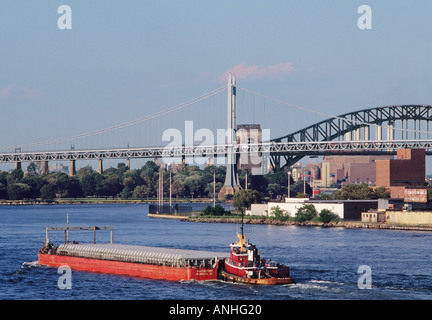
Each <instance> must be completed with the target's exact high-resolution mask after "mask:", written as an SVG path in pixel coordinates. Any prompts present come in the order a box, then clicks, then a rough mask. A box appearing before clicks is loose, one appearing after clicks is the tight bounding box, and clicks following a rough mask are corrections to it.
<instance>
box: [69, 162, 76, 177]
mask: <svg viewBox="0 0 432 320" xmlns="http://www.w3.org/2000/svg"><path fill="white" fill-rule="evenodd" d="M75 162H76V160H71V161H70V167H69V175H70V176H71V177H73V176H74V175H76V164H75Z"/></svg>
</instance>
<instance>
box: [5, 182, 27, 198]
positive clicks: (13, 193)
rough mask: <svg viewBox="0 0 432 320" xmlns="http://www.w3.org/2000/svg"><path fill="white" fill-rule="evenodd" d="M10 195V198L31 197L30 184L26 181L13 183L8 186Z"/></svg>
mask: <svg viewBox="0 0 432 320" xmlns="http://www.w3.org/2000/svg"><path fill="white" fill-rule="evenodd" d="M7 192H8V197H9V199H10V200H22V199H25V198H28V197H29V193H30V186H29V185H27V184H25V183H20V182H16V183H11V184H8V186H7Z"/></svg>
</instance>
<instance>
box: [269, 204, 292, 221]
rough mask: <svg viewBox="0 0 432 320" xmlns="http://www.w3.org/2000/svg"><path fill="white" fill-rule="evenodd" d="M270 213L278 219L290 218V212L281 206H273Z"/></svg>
mask: <svg viewBox="0 0 432 320" xmlns="http://www.w3.org/2000/svg"><path fill="white" fill-rule="evenodd" d="M270 214H271V215H272V216H273V217H274V218H275V219H276V220H281V221H284V220H288V219H289V214H288V213H287V212H286V211H285V210H282V209H281V208H279V206H276V207H273V208H271V210H270Z"/></svg>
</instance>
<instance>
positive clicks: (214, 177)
mask: <svg viewBox="0 0 432 320" xmlns="http://www.w3.org/2000/svg"><path fill="white" fill-rule="evenodd" d="M214 207H216V168H215V167H213V208H214Z"/></svg>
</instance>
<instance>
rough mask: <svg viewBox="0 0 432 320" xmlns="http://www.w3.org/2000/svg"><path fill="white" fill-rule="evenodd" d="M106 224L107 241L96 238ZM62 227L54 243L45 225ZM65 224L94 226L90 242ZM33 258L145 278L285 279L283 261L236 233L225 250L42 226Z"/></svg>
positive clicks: (53, 264)
mask: <svg viewBox="0 0 432 320" xmlns="http://www.w3.org/2000/svg"><path fill="white" fill-rule="evenodd" d="M103 229H104V230H107V229H109V230H111V243H105V244H99V243H98V244H96V243H95V242H96V230H103ZM53 230H54V231H60V230H63V231H64V232H65V243H64V244H61V245H59V246H54V245H53V244H52V243H50V241H49V231H53ZM70 230H94V232H95V240H94V243H87V244H80V243H75V242H74V243H69V231H70ZM38 263H39V264H41V265H47V266H51V267H60V266H64V265H67V266H69V267H70V268H72V269H74V270H81V271H90V272H102V273H111V274H121V275H128V276H136V277H143V278H150V279H161V280H170V281H180V280H198V281H204V280H217V279H219V280H223V281H230V282H241V283H247V284H263V285H274V284H290V283H294V279H292V278H290V276H289V273H290V270H289V267H287V266H282V265H279V264H276V263H273V262H266V260H265V259H261V257H260V255H259V252H258V250H257V248H256V247H255V246H254V245H252V244H250V243H248V244H247V243H246V241H245V236H244V235H243V225H242V233H241V234H239V235H238V241H237V242H236V243H233V244H231V252H230V254H229V257H228V254H226V253H218V252H210V251H197V250H181V249H171V248H159V247H146V246H137V245H124V244H114V243H113V228H112V227H96V226H95V227H69V223H68V224H67V226H66V227H47V229H46V238H45V243H44V246H43V247H42V248H41V249H40V250H39V253H38Z"/></svg>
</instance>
